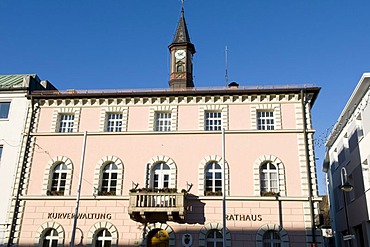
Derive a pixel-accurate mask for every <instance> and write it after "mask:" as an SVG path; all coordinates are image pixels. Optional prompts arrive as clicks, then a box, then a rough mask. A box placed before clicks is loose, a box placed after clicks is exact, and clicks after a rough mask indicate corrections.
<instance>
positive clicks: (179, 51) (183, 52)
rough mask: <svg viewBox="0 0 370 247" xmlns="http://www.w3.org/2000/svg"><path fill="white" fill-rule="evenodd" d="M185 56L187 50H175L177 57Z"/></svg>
mask: <svg viewBox="0 0 370 247" xmlns="http://www.w3.org/2000/svg"><path fill="white" fill-rule="evenodd" d="M185 56H186V52H185V50H177V51H176V52H175V57H176V58H177V59H183V58H185Z"/></svg>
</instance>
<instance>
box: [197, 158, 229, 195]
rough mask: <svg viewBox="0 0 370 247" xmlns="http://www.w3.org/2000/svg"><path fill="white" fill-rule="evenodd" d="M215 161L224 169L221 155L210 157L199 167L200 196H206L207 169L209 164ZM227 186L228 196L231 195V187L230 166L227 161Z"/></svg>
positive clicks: (204, 159) (203, 160)
mask: <svg viewBox="0 0 370 247" xmlns="http://www.w3.org/2000/svg"><path fill="white" fill-rule="evenodd" d="M212 161H215V162H217V163H218V164H219V165H221V167H222V163H223V159H222V157H221V156H219V155H209V156H206V157H204V158H203V159H202V161H201V162H200V164H199V166H198V195H199V196H203V195H204V191H205V190H204V186H205V184H204V181H205V168H206V166H207V165H208V163H210V162H212ZM225 166H226V169H225V177H226V178H225V186H226V196H228V195H230V188H229V187H230V185H229V176H230V175H229V174H230V172H229V164H228V163H227V161H225Z"/></svg>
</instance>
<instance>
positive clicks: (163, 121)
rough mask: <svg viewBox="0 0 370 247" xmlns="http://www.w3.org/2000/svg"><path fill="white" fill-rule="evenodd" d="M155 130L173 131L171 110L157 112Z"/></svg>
mask: <svg viewBox="0 0 370 247" xmlns="http://www.w3.org/2000/svg"><path fill="white" fill-rule="evenodd" d="M155 130H156V131H171V113H169V112H156V113H155Z"/></svg>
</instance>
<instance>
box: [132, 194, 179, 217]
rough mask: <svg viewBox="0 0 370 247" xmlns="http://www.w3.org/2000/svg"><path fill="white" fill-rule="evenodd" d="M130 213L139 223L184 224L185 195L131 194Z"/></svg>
mask: <svg viewBox="0 0 370 247" xmlns="http://www.w3.org/2000/svg"><path fill="white" fill-rule="evenodd" d="M129 196H130V202H129V203H130V204H129V207H128V213H129V215H130V218H131V219H132V220H134V221H137V222H142V223H144V222H166V221H175V222H183V221H184V219H185V193H184V192H182V193H177V192H164V191H158V192H147V191H136V192H130V193H129Z"/></svg>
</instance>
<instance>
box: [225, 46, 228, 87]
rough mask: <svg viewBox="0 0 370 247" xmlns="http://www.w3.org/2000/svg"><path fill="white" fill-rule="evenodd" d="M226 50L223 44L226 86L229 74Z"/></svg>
mask: <svg viewBox="0 0 370 247" xmlns="http://www.w3.org/2000/svg"><path fill="white" fill-rule="evenodd" d="M228 66H229V65H228V50H227V46H225V82H226V87H227V85H229V74H228Z"/></svg>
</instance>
